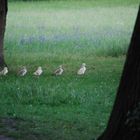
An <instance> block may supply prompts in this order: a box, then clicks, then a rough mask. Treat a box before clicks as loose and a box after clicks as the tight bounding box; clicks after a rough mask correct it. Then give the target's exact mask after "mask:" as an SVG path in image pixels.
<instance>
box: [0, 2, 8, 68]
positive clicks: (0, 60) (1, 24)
mask: <svg viewBox="0 0 140 140" xmlns="http://www.w3.org/2000/svg"><path fill="white" fill-rule="evenodd" d="M7 9H8V3H7V0H0V67H4V66H5V65H6V64H5V61H4V51H3V46H4V33H5V27H6V15H7Z"/></svg>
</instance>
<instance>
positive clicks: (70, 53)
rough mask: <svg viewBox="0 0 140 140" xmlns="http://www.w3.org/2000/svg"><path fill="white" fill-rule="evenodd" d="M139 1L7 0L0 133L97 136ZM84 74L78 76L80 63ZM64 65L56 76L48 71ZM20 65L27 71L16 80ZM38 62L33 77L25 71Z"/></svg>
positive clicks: (68, 138) (67, 138)
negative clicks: (5, 71)
mask: <svg viewBox="0 0 140 140" xmlns="http://www.w3.org/2000/svg"><path fill="white" fill-rule="evenodd" d="M138 3H139V1H138V0H133V1H132V0H131V1H130V0H124V1H120V0H115V1H113V2H112V1H109V0H99V1H95V0H93V1H91V0H82V1H79V0H78V1H74V0H71V1H68V0H67V1H49V2H45V1H42V2H40V1H38V2H10V3H9V13H8V17H7V30H6V37H5V56H6V61H7V63H8V66H9V70H10V72H9V74H8V75H7V76H6V77H0V94H1V98H0V104H1V106H0V118H1V119H0V134H4V135H8V136H12V137H14V138H17V139H20V140H22V139H23V140H24V139H26V140H28V139H41V140H46V138H47V139H48V140H56V139H57V140H59V139H60V140H74V139H76V140H85V139H92V138H95V137H97V136H98V135H100V133H101V132H102V131H103V129H104V128H105V126H106V122H107V119H108V116H109V113H110V110H111V107H112V104H113V101H114V97H115V93H116V89H117V87H118V83H119V79H120V75H121V70H122V67H123V63H124V59H125V54H126V51H127V48H128V45H129V41H130V38H131V34H132V30H133V26H134V22H135V18H136V13H137V9H138ZM82 62H85V63H86V64H87V73H86V75H85V76H82V77H79V76H77V75H76V71H77V69H78V68H79V66H80V64H81V63H82ZM60 64H63V65H64V69H65V73H64V75H63V76H62V77H52V76H51V73H52V71H53V70H54V69H55V68H56V67H57V66H58V65H60ZM23 65H26V66H27V68H28V70H29V73H28V75H27V76H26V77H23V78H22V77H18V76H17V75H16V72H17V71H18V69H19V68H20V67H21V66H23ZM39 65H41V66H42V67H43V70H44V73H43V75H42V76H41V77H40V78H36V77H34V76H33V75H32V73H33V71H34V70H35V69H36V67H37V66H39Z"/></svg>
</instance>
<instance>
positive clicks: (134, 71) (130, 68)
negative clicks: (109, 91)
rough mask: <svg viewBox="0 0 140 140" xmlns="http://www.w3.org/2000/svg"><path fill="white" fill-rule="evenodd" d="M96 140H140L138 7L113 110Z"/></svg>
mask: <svg viewBox="0 0 140 140" xmlns="http://www.w3.org/2000/svg"><path fill="white" fill-rule="evenodd" d="M98 140H140V7H139V11H138V16H137V20H136V24H135V28H134V32H133V35H132V38H131V43H130V47H129V50H128V53H127V57H126V62H125V66H124V70H123V73H122V77H121V81H120V85H119V88H118V92H117V96H116V100H115V103H114V106H113V110H112V113H111V116H110V119H109V122H108V125H107V128H106V130H105V131H104V133H103V134H102V135H101V136H100V137H99V138H98Z"/></svg>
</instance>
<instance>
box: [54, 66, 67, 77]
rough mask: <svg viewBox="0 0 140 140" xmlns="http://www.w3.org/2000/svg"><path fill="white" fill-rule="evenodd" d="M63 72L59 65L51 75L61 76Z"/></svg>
mask: <svg viewBox="0 0 140 140" xmlns="http://www.w3.org/2000/svg"><path fill="white" fill-rule="evenodd" d="M63 72H64V69H63V66H62V65H60V66H59V67H58V68H57V69H56V70H55V71H54V73H53V75H56V76H58V75H62V74H63Z"/></svg>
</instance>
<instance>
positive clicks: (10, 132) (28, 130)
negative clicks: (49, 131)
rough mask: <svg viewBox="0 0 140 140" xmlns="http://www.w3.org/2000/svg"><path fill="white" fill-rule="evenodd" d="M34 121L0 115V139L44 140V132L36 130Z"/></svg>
mask: <svg viewBox="0 0 140 140" xmlns="http://www.w3.org/2000/svg"><path fill="white" fill-rule="evenodd" d="M35 130H36V126H35V122H34V121H32V120H24V119H20V118H10V117H5V118H2V117H0V140H46V139H48V137H47V135H46V134H42V133H41V132H36V131H35Z"/></svg>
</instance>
